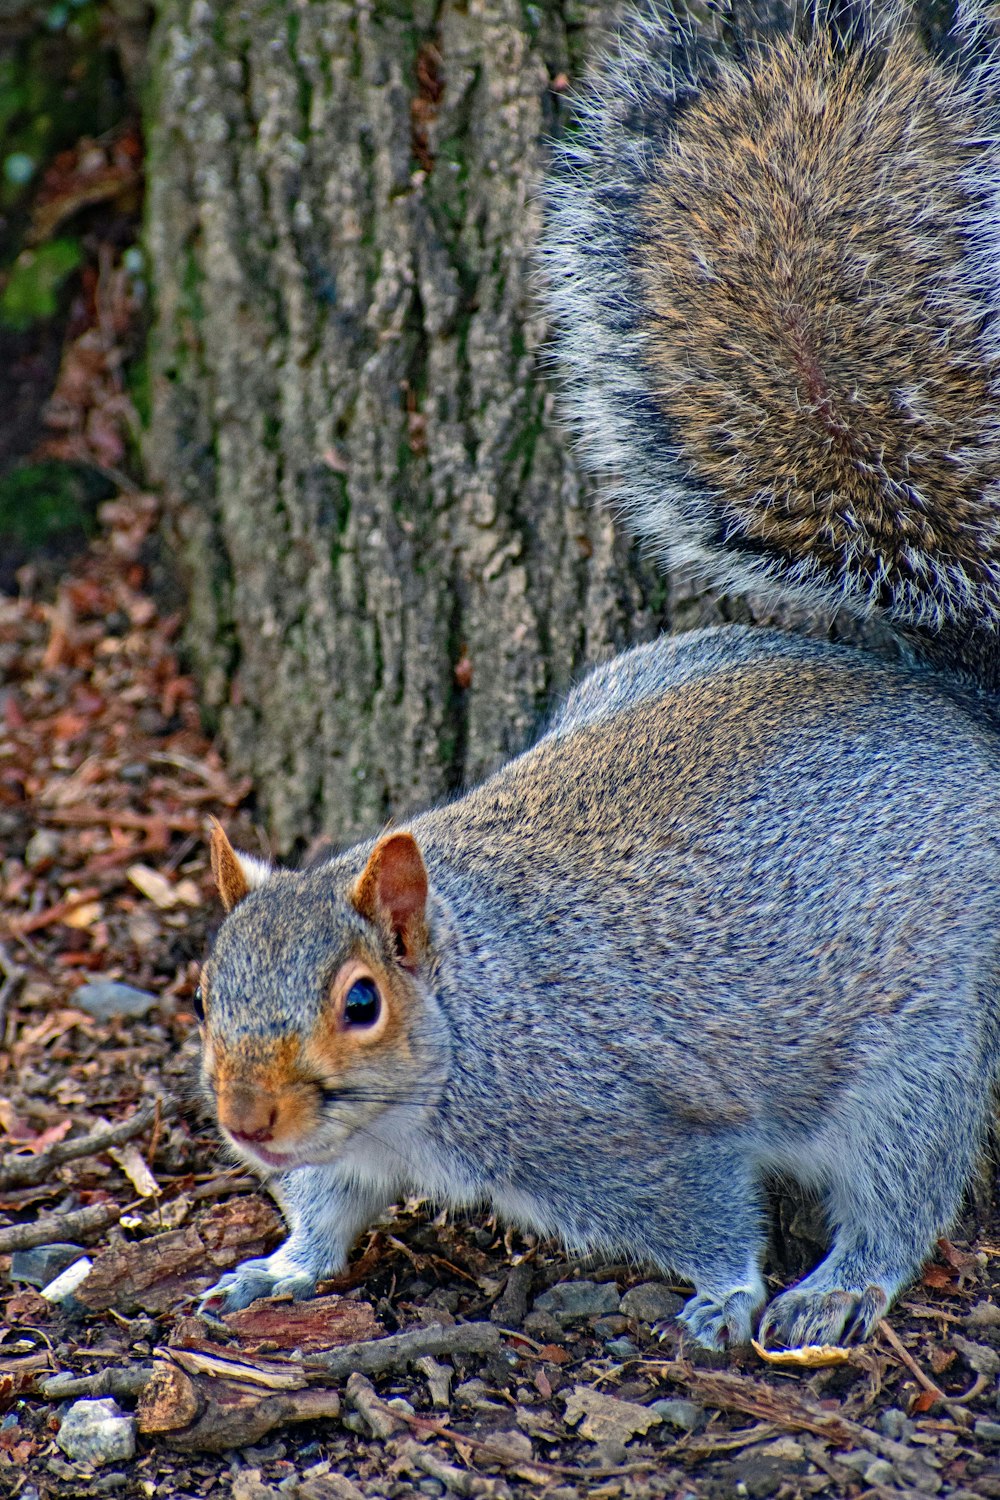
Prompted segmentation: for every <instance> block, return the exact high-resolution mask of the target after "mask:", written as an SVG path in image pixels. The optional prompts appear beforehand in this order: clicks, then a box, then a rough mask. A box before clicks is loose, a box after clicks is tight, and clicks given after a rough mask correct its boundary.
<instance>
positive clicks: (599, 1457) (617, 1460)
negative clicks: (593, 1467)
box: [594, 1438, 628, 1469]
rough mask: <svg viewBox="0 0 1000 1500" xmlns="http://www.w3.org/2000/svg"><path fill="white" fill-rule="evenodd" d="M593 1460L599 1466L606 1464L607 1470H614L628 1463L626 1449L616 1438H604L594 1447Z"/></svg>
mask: <svg viewBox="0 0 1000 1500" xmlns="http://www.w3.org/2000/svg"><path fill="white" fill-rule="evenodd" d="M594 1459H595V1460H596V1462H597V1463H599V1464H602V1465H603V1464H607V1466H608V1468H609V1469H616V1468H618V1466H619V1464H623V1463H626V1462H627V1461H628V1449H627V1448H626V1447H625V1444H624V1443H622V1442H619V1440H618V1439H617V1438H605V1439H604V1441H603V1442H602V1443H598V1444H597V1446H596V1447H595V1449H594Z"/></svg>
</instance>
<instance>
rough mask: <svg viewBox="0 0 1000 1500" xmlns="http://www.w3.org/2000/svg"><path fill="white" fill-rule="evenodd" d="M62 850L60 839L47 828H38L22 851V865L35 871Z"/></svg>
mask: <svg viewBox="0 0 1000 1500" xmlns="http://www.w3.org/2000/svg"><path fill="white" fill-rule="evenodd" d="M61 848H62V839H61V838H60V837H59V835H58V833H53V832H52V831H51V829H49V828H39V829H37V830H36V831H35V832H34V833H33V834H32V835H31V838H30V839H29V840H28V843H27V846H26V848H25V851H24V863H25V864H26V865H27V866H28V869H29V870H37V869H38V866H39V865H44V864H45V863H46V861H47V860H50V859H55V858H56V856H57V855H58V854H59V851H60V849H61Z"/></svg>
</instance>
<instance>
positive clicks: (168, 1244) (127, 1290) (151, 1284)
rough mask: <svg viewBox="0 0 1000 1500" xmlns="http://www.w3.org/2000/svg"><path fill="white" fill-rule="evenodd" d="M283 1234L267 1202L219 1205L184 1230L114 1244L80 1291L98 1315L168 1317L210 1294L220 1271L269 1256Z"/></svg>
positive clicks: (237, 1200)
mask: <svg viewBox="0 0 1000 1500" xmlns="http://www.w3.org/2000/svg"><path fill="white" fill-rule="evenodd" d="M280 1236H281V1221H280V1219H279V1218H278V1215H277V1213H276V1212H275V1210H274V1209H273V1208H272V1207H271V1206H270V1204H269V1203H266V1202H265V1201H264V1199H263V1198H249V1197H247V1198H235V1199H232V1200H231V1201H229V1202H227V1203H217V1204H214V1205H213V1206H212V1207H211V1208H210V1209H208V1210H207V1211H206V1212H205V1213H203V1214H201V1215H200V1216H199V1217H198V1218H197V1219H196V1220H194V1221H193V1222H192V1223H190V1224H186V1225H185V1226H184V1228H183V1229H173V1230H169V1231H168V1232H167V1233H166V1234H158V1235H153V1236H152V1237H151V1238H150V1239H148V1240H137V1241H136V1242H135V1243H133V1244H125V1243H120V1244H115V1245H109V1247H108V1248H107V1250H105V1251H103V1252H102V1253H101V1254H100V1255H99V1256H97V1258H96V1259H95V1261H94V1268H93V1270H92V1271H91V1273H90V1275H89V1276H88V1277H87V1279H86V1281H85V1282H84V1283H83V1285H82V1286H81V1287H80V1288H79V1290H78V1291H77V1294H76V1295H77V1300H78V1301H80V1302H82V1303H83V1304H84V1306H86V1307H89V1308H91V1309H92V1310H93V1311H95V1312H103V1311H104V1310H105V1309H106V1308H109V1307H114V1308H116V1309H117V1310H118V1311H119V1312H123V1313H127V1314H129V1315H131V1314H134V1313H136V1312H139V1311H142V1312H148V1313H162V1312H166V1311H167V1310H168V1309H169V1308H171V1307H174V1306H176V1304H177V1303H178V1302H181V1301H183V1300H184V1299H185V1298H187V1297H192V1296H194V1295H196V1294H197V1293H198V1292H200V1291H204V1290H205V1289H206V1288H207V1287H208V1286H209V1285H210V1283H211V1282H212V1281H215V1280H217V1278H218V1276H219V1273H220V1272H222V1271H228V1270H230V1269H231V1268H232V1267H233V1266H235V1265H236V1264H238V1262H239V1261H241V1260H246V1259H248V1258H250V1257H253V1256H258V1255H263V1254H264V1253H265V1252H266V1251H268V1250H270V1249H272V1248H273V1247H274V1245H275V1243H276V1242H277V1240H278V1239H279V1238H280Z"/></svg>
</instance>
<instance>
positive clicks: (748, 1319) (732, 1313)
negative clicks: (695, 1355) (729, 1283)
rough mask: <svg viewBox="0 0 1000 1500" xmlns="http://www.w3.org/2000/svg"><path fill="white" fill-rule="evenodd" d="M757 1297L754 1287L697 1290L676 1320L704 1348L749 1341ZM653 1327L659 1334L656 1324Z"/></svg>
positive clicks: (731, 1345) (757, 1303) (720, 1347)
mask: <svg viewBox="0 0 1000 1500" xmlns="http://www.w3.org/2000/svg"><path fill="white" fill-rule="evenodd" d="M760 1300H761V1299H760V1294H759V1293H758V1292H757V1291H756V1290H750V1289H749V1288H746V1287H739V1288H737V1289H736V1290H735V1291H732V1292H728V1293H727V1294H726V1295H725V1296H724V1297H713V1296H712V1295H711V1294H710V1293H709V1292H697V1293H696V1294H695V1295H694V1296H693V1297H692V1298H691V1299H690V1301H688V1302H685V1304H684V1306H683V1307H682V1308H681V1310H680V1312H679V1313H678V1314H677V1321H678V1323H680V1324H682V1325H683V1326H684V1327H685V1328H686V1329H687V1331H688V1333H689V1334H690V1335H691V1337H692V1338H693V1339H696V1340H697V1342H698V1343H699V1344H701V1345H702V1346H703V1347H704V1348H706V1349H730V1348H732V1347H733V1346H734V1345H736V1344H746V1343H749V1341H750V1335H751V1333H752V1331H753V1314H754V1311H755V1309H756V1308H757V1307H758V1306H759V1304H760ZM656 1331H657V1332H659V1333H660V1335H661V1337H662V1330H661V1329H660V1328H659V1327H658V1328H657V1330H656Z"/></svg>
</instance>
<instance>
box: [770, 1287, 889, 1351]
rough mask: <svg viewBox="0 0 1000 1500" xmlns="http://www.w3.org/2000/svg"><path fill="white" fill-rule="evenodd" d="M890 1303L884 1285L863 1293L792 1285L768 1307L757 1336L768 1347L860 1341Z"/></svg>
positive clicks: (869, 1331)
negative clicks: (824, 1290)
mask: <svg viewBox="0 0 1000 1500" xmlns="http://www.w3.org/2000/svg"><path fill="white" fill-rule="evenodd" d="M888 1305H889V1298H888V1295H887V1293H886V1291H885V1289H884V1288H883V1287H880V1286H874V1285H872V1286H867V1287H865V1289H864V1291H863V1292H848V1291H844V1290H843V1289H842V1288H840V1287H836V1288H834V1289H833V1290H832V1291H828V1292H809V1291H803V1290H802V1289H800V1288H797V1287H793V1288H792V1289H791V1291H788V1292H782V1293H781V1295H780V1297H775V1299H774V1301H773V1302H772V1303H771V1304H770V1306H769V1307H768V1308H767V1309H766V1311H765V1313H764V1316H763V1317H762V1318H761V1321H760V1332H759V1334H758V1337H759V1339H760V1342H761V1343H762V1344H764V1345H765V1346H771V1347H779V1348H783V1349H800V1348H802V1346H803V1345H805V1344H860V1343H863V1342H864V1340H865V1339H866V1338H867V1337H868V1335H869V1334H870V1333H871V1331H872V1329H873V1328H874V1327H875V1325H876V1323H878V1321H879V1319H880V1318H881V1317H882V1314H883V1313H884V1312H885V1310H886V1308H887V1307H888Z"/></svg>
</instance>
